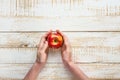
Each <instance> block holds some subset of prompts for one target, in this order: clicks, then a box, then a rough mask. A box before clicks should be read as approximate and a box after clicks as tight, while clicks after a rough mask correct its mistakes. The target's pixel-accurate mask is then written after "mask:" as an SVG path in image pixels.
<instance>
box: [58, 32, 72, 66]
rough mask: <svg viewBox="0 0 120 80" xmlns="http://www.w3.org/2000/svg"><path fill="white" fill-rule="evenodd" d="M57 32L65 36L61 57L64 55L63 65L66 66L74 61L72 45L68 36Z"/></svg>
mask: <svg viewBox="0 0 120 80" xmlns="http://www.w3.org/2000/svg"><path fill="white" fill-rule="evenodd" d="M56 31H57V33H59V34H61V35H62V36H63V39H64V43H63V46H62V47H61V55H62V60H63V63H64V64H65V65H66V64H67V63H69V62H71V61H72V59H71V53H72V49H71V45H70V42H69V40H68V38H67V36H66V35H64V34H63V33H62V32H61V31H59V30H56Z"/></svg>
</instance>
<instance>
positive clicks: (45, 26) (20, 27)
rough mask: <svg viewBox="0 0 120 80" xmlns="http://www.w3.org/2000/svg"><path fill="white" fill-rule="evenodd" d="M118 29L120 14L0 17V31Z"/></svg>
mask: <svg viewBox="0 0 120 80" xmlns="http://www.w3.org/2000/svg"><path fill="white" fill-rule="evenodd" d="M49 29H53V30H55V29H60V30H62V31H120V16H114V17H112V16H104V17H55V18H54V17H34V18H33V17H0V31H48V30H49Z"/></svg>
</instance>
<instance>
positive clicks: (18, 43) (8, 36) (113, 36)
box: [0, 32, 120, 50]
mask: <svg viewBox="0 0 120 80" xmlns="http://www.w3.org/2000/svg"><path fill="white" fill-rule="evenodd" d="M43 34H45V32H18V33H14V32H11V33H9V32H8V33H6V32H5V33H0V47H1V48H12V47H13V48H15V47H17V48H29V47H31V48H34V47H36V46H37V45H38V43H39V41H40V38H41V36H42V35H43ZM64 34H65V35H67V36H68V38H69V40H70V42H71V45H72V46H73V47H76V48H77V47H78V48H82V47H83V48H84V47H89V48H90V47H91V48H97V47H98V48H100V47H101V48H109V49H110V48H116V50H119V47H120V43H119V41H120V32H64Z"/></svg>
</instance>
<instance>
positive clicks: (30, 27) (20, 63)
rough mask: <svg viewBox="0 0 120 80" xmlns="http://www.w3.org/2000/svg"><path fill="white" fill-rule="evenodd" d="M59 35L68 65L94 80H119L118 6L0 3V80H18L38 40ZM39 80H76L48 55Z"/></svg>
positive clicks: (116, 2) (116, 0)
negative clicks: (67, 45)
mask: <svg viewBox="0 0 120 80" xmlns="http://www.w3.org/2000/svg"><path fill="white" fill-rule="evenodd" d="M49 29H53V30H55V29H60V30H62V31H64V33H65V34H66V35H67V36H68V37H69V39H70V42H71V44H72V51H73V53H72V59H73V61H74V62H75V63H76V64H77V65H78V66H79V67H80V68H81V69H82V70H83V71H84V72H85V74H86V75H88V77H89V78H90V79H92V80H101V79H102V80H120V72H119V71H120V0H0V80H21V79H23V77H24V76H25V74H26V73H27V72H28V70H29V69H30V67H31V66H32V64H33V63H34V61H35V58H36V53H37V47H36V45H37V44H38V42H39V40H40V38H41V35H42V34H44V32H45V31H48V30H49ZM38 80H75V78H74V77H73V75H72V74H71V73H70V72H69V71H68V70H67V69H66V68H65V67H64V66H63V64H62V60H61V55H60V51H59V49H58V50H50V53H49V58H48V61H47V65H46V67H45V68H44V69H43V71H42V72H41V73H40V76H39V78H38Z"/></svg>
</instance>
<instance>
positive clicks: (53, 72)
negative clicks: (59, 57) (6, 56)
mask: <svg viewBox="0 0 120 80" xmlns="http://www.w3.org/2000/svg"><path fill="white" fill-rule="evenodd" d="M77 65H78V66H79V68H80V69H82V70H83V71H84V72H85V74H86V75H87V76H88V77H89V78H91V79H92V80H94V79H98V78H99V79H106V80H107V79H108V80H110V79H111V80H112V79H114V80H116V79H117V80H119V79H120V76H119V75H120V72H119V71H120V64H98V63H97V64H77ZM31 66H32V64H2V65H0V80H21V79H23V77H24V76H25V74H26V73H27V72H28V70H29V69H30V68H31ZM38 80H77V79H75V77H74V76H73V75H72V74H71V73H70V72H69V71H68V69H66V68H65V67H64V66H63V64H46V67H45V68H44V69H43V70H42V71H41V73H40V74H39V77H38Z"/></svg>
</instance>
